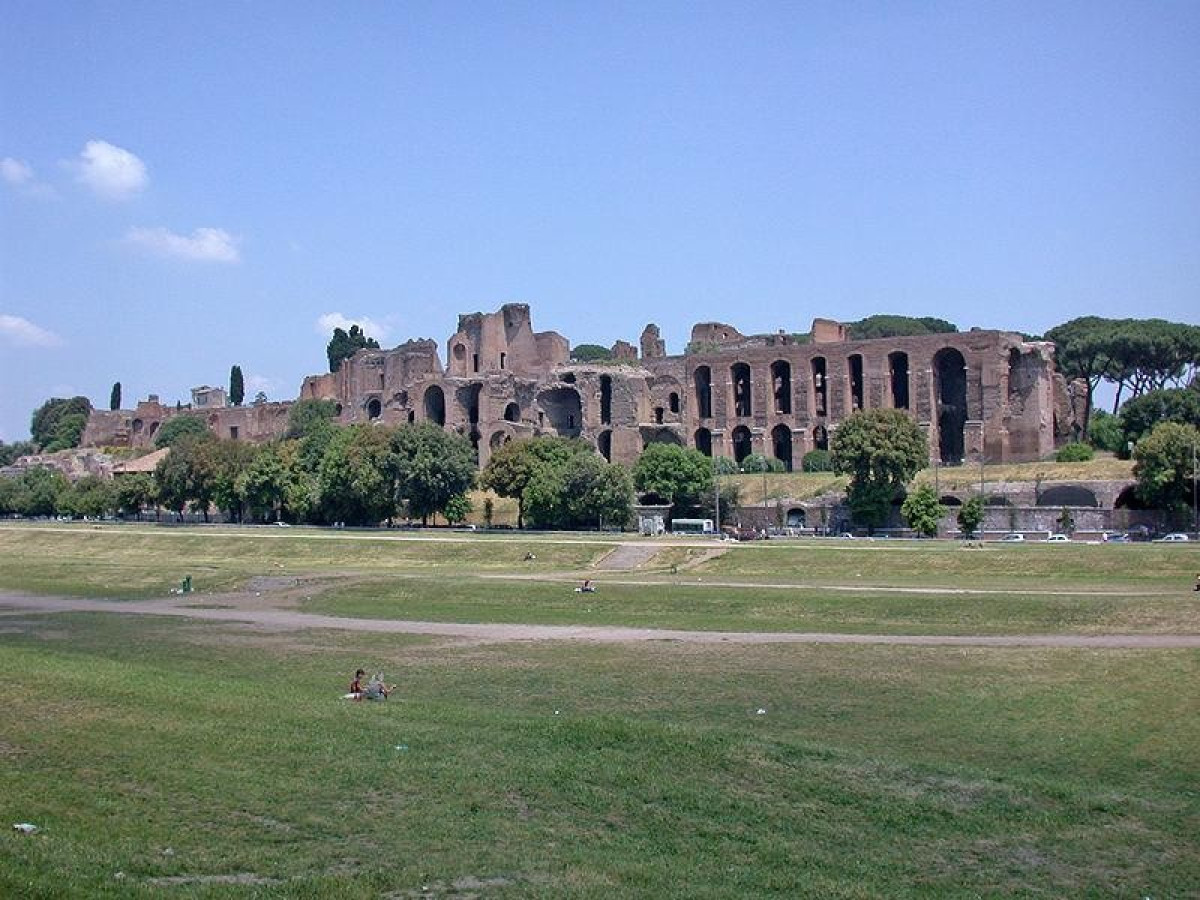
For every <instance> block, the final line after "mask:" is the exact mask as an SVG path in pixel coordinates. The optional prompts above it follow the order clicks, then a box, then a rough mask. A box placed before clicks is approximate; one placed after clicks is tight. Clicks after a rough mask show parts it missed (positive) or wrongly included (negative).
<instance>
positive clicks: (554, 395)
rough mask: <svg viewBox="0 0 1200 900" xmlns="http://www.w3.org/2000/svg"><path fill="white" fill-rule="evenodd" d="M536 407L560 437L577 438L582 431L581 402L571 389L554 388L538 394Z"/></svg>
mask: <svg viewBox="0 0 1200 900" xmlns="http://www.w3.org/2000/svg"><path fill="white" fill-rule="evenodd" d="M537 399H538V405H539V406H541V408H542V412H544V413H545V414H546V418H548V419H549V420H550V427H551V428H553V429H554V431H555V432H556V433H557V434H559V435H561V436H562V437H579V433H580V432H581V431H582V430H583V402H582V401H581V400H580V399H579V392H578V391H577V390H575V388H571V387H556V388H550V389H549V390H545V391H542V392H541V393H540V394H538V397H537Z"/></svg>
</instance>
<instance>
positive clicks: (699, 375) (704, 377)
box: [692, 366, 712, 419]
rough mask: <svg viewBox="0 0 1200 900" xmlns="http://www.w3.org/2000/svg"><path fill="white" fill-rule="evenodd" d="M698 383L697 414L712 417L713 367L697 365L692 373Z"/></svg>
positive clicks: (705, 417)
mask: <svg viewBox="0 0 1200 900" xmlns="http://www.w3.org/2000/svg"><path fill="white" fill-rule="evenodd" d="M692 381H693V382H695V385H696V415H697V416H698V417H700V418H701V419H711V418H712V369H710V368H709V367H708V366H697V367H696V371H695V372H693V373H692Z"/></svg>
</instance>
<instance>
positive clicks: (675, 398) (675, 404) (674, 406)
mask: <svg viewBox="0 0 1200 900" xmlns="http://www.w3.org/2000/svg"><path fill="white" fill-rule="evenodd" d="M667 409H669V410H671V412H673V413H678V412H679V395H678V394H676V393H674V392H672V393H671V395H670V396H669V397H667Z"/></svg>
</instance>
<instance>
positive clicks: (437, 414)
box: [425, 384, 446, 425]
mask: <svg viewBox="0 0 1200 900" xmlns="http://www.w3.org/2000/svg"><path fill="white" fill-rule="evenodd" d="M425 418H426V419H428V420H429V421H430V422H433V423H434V424H436V425H445V424H446V395H445V394H444V393H442V389H441V388H440V387H438V386H437V385H436V384H435V385H433V386H432V387H430V388H429V390H427V391H426V392H425Z"/></svg>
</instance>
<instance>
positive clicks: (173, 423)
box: [154, 416, 209, 450]
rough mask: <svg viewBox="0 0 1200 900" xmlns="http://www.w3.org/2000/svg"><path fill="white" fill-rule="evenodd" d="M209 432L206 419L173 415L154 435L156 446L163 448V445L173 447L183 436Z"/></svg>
mask: <svg viewBox="0 0 1200 900" xmlns="http://www.w3.org/2000/svg"><path fill="white" fill-rule="evenodd" d="M207 434H209V430H208V426H207V425H205V424H204V420H203V419H201V418H199V417H197V416H173V417H172V418H170V419H167V421H166V422H164V423H163V425H162V427H161V428H160V429H158V434H157V435H155V437H154V446H155V447H157V448H158V449H159V450H161V449H162V448H163V447H173V446H175V444H176V443H178V442H179V440H180V439H181V438H185V437H204V436H205V435H207Z"/></svg>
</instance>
